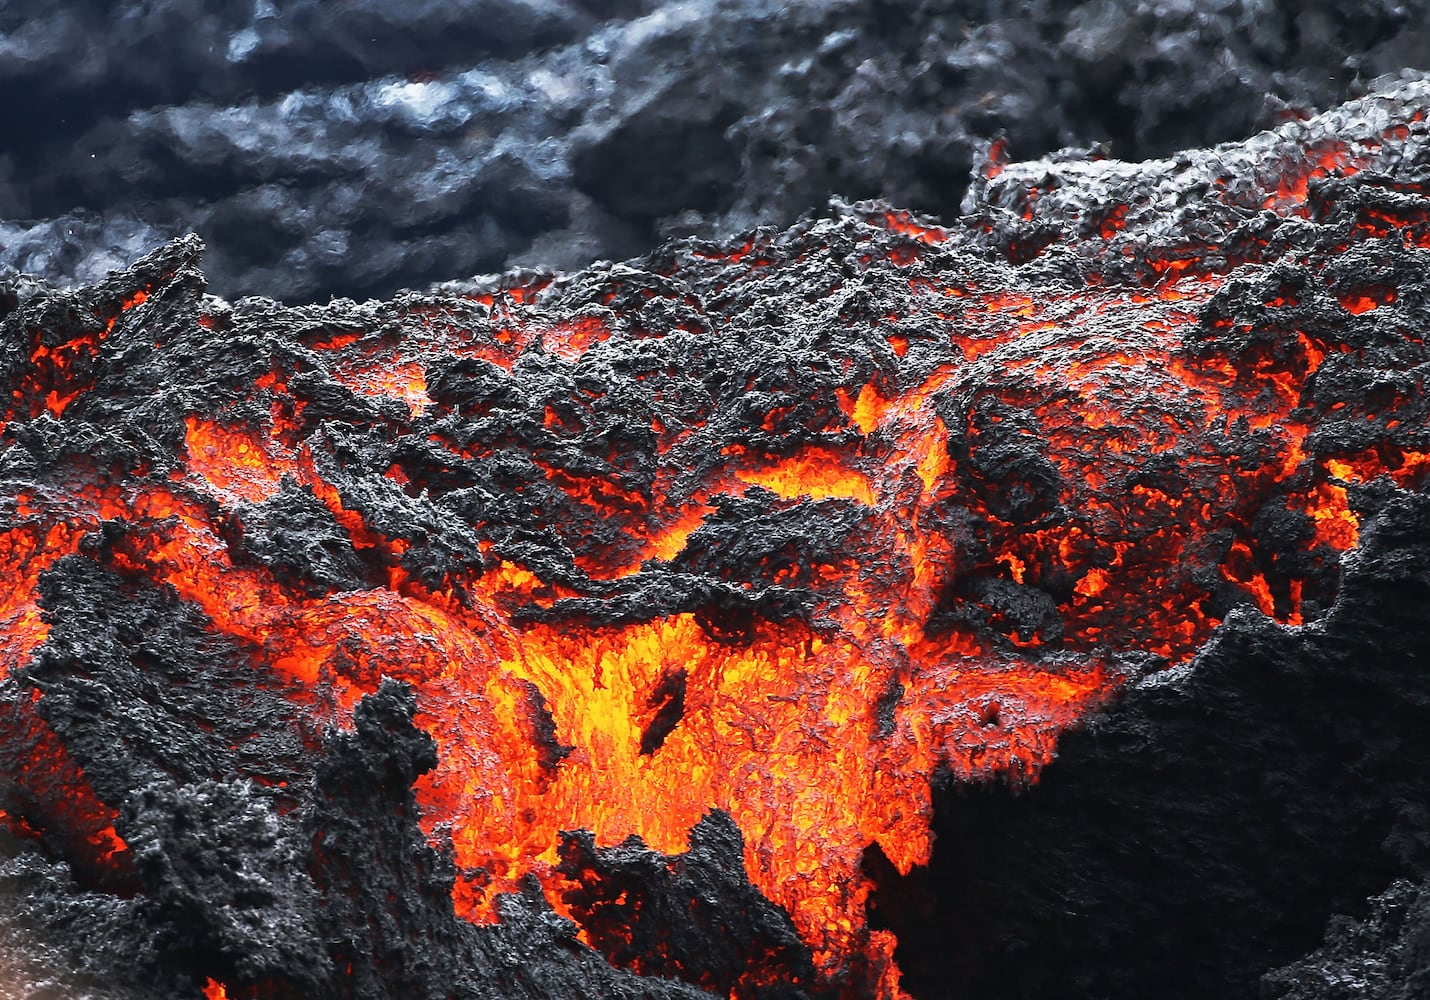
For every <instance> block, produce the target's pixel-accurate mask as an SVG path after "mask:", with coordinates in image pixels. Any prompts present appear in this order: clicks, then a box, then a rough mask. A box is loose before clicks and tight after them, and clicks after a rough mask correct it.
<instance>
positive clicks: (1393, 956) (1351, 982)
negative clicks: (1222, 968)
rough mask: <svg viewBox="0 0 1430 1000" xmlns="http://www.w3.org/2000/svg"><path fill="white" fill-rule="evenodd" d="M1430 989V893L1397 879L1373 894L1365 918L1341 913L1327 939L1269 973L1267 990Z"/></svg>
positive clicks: (1363, 992)
mask: <svg viewBox="0 0 1430 1000" xmlns="http://www.w3.org/2000/svg"><path fill="white" fill-rule="evenodd" d="M1427 994H1430V895H1427V891H1426V887H1425V884H1424V883H1423V882H1422V883H1420V884H1418V885H1417V884H1415V883H1412V882H1406V881H1400V882H1396V883H1395V884H1394V885H1392V886H1391V887H1390V888H1389V889H1387V890H1385V892H1383V893H1380V894H1379V895H1377V896H1374V897H1372V898H1371V900H1370V902H1369V912H1368V913H1367V914H1366V915H1365V917H1364V918H1362V919H1355V918H1352V917H1347V916H1337V917H1336V918H1335V919H1334V920H1332V921H1331V924H1330V927H1328V928H1327V929H1326V940H1325V944H1324V945H1322V946H1321V948H1320V949H1319V950H1318V951H1316V952H1314V953H1313V954H1311V955H1308V956H1307V957H1305V958H1303V959H1301V960H1300V961H1299V962H1296V963H1294V964H1292V965H1289V966H1287V967H1286V968H1284V969H1278V970H1276V971H1275V972H1272V973H1268V974H1267V976H1266V978H1265V980H1264V981H1263V983H1262V996H1264V997H1268V998H1272V997H1274V998H1276V1000H1361V998H1365V1000H1369V998H1371V997H1375V998H1376V1000H1413V998H1415V997H1423V996H1425V995H1427Z"/></svg>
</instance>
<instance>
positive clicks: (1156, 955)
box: [0, 7, 1430, 1000]
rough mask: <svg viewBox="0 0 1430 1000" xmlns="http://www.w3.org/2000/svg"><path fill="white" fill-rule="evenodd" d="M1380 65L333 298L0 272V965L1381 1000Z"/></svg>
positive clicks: (1383, 486) (1403, 603) (1396, 763)
mask: <svg viewBox="0 0 1430 1000" xmlns="http://www.w3.org/2000/svg"><path fill="white" fill-rule="evenodd" d="M621 9H622V10H625V9H626V8H624V7H622V8H621ZM1427 109H1430V82H1427V81H1426V80H1424V79H1422V78H1419V77H1417V76H1414V75H1411V74H1406V75H1404V76H1403V77H1399V78H1385V79H1382V80H1380V81H1378V82H1377V83H1376V84H1375V85H1374V87H1373V88H1372V90H1371V92H1370V93H1369V94H1368V96H1366V97H1365V98H1364V99H1362V100H1358V101H1354V102H1351V103H1349V104H1346V105H1344V106H1342V107H1340V108H1337V109H1335V110H1333V111H1330V112H1327V113H1325V114H1323V115H1320V116H1317V117H1315V118H1311V119H1308V120H1305V121H1295V122H1288V123H1286V124H1284V125H1282V126H1281V127H1279V128H1278V129H1276V130H1274V131H1271V132H1267V133H1263V134H1260V135H1257V136H1255V137H1253V138H1251V139H1248V140H1246V141H1244V142H1241V143H1236V144H1228V145H1224V146H1220V147H1216V148H1212V149H1203V150H1194V151H1190V152H1185V153H1180V154H1176V155H1175V156H1170V157H1168V158H1166V159H1164V160H1155V161H1148V162H1146V163H1141V164H1128V163H1122V162H1117V161H1107V160H1101V159H1097V158H1095V157H1085V158H1082V159H1078V158H1070V157H1066V156H1064V157H1059V158H1056V159H1053V160H1047V161H1037V162H1030V163H1010V162H1006V160H1005V157H1004V156H1003V154H1002V153H1001V152H1000V150H999V149H998V148H997V147H994V148H993V149H991V150H990V152H989V156H988V158H987V160H986V162H983V163H980V166H979V169H978V171H977V173H976V175H975V177H974V179H973V182H972V183H971V184H970V186H969V189H968V196H967V200H966V202H965V206H964V207H965V209H966V214H965V215H964V216H962V217H961V218H959V219H958V220H957V221H954V222H951V223H950V224H949V225H948V226H947V227H943V226H938V225H935V224H934V223H932V222H930V221H928V220H927V219H924V218H921V217H918V216H913V215H910V214H909V213H908V212H907V211H905V210H903V209H900V208H895V207H892V206H890V205H888V204H886V203H882V202H860V203H857V204H852V205H851V204H840V205H838V206H836V210H835V211H834V212H833V214H832V215H831V217H829V218H823V219H816V220H809V221H805V222H802V223H800V224H798V225H796V226H794V227H793V228H790V229H787V230H777V229H774V228H764V229H756V230H752V231H750V232H747V233H744V234H742V235H741V236H739V237H737V238H734V239H732V240H730V241H726V242H709V241H705V240H698V239H682V240H677V241H673V242H670V243H667V244H666V245H665V246H664V247H662V248H661V249H660V250H659V251H657V252H655V253H653V254H651V255H649V256H646V257H642V258H638V259H634V260H631V261H629V262H627V263H623V264H610V263H603V264H599V265H596V266H593V267H590V268H588V269H586V270H583V271H580V272H577V273H574V274H570V275H561V276H558V275H554V274H552V273H549V272H532V271H517V272H512V273H509V274H507V275H505V276H503V277H501V278H494V279H490V280H475V281H470V282H464V283H454V284H452V285H449V286H448V287H447V288H446V289H445V290H444V291H442V292H441V293H440V294H439V293H431V294H404V295H401V296H399V297H397V298H396V299H394V300H392V301H388V302H378V301H372V302H367V303H362V304H358V303H354V302H352V301H348V300H339V301H336V302H333V303H332V304H330V305H328V306H322V307H319V306H284V305H281V304H279V303H276V302H274V301H272V300H268V299H245V300H241V301H239V302H237V303H234V304H230V303H228V302H225V301H223V300H221V299H217V298H214V297H212V296H209V295H207V294H206V290H205V288H206V286H205V279H204V276H203V274H202V273H201V271H200V270H199V260H200V257H201V254H202V252H203V244H202V243H201V241H200V240H199V239H198V238H196V237H193V236H188V237H183V238H180V239H178V240H175V241H173V242H171V243H169V244H167V245H166V246H164V247H162V248H161V249H159V250H157V251H155V252H153V253H152V254H150V255H148V256H146V257H144V258H143V259H141V260H139V261H138V262H137V263H135V264H133V265H132V266H131V267H128V268H126V269H125V270H122V271H117V272H115V273H113V274H111V275H110V276H109V277H107V278H105V279H103V280H101V281H98V282H96V283H94V284H91V285H88V286H85V287H81V288H76V289H73V290H59V289H55V288H52V287H50V286H48V285H47V284H45V283H44V282H43V281H42V280H40V279H37V278H18V279H15V280H13V281H11V282H8V283H7V284H6V285H5V286H4V287H3V288H0V381H3V384H4V385H5V387H6V393H5V394H4V395H3V396H0V399H4V400H5V402H4V404H3V413H0V419H3V431H0V481H3V495H4V499H3V501H0V566H3V567H4V571H5V572H6V573H8V574H9V578H8V579H7V580H6V588H5V591H4V593H3V594H0V626H3V636H4V641H3V644H0V757H2V758H3V760H4V762H5V766H4V768H3V769H0V859H3V860H0V976H3V977H6V978H5V979H4V980H0V991H9V992H10V993H14V994H15V995H18V996H21V997H25V998H26V1000H30V998H38V997H41V996H46V995H55V994H60V995H74V996H90V997H94V998H98V1000H110V998H113V1000H128V998H130V997H136V996H147V997H161V998H168V997H174V998H180V997H183V998H189V1000H193V998H195V997H198V996H200V995H203V996H206V997H208V998H210V1000H213V998H215V997H220V996H222V997H231V998H235V1000H237V998H254V1000H257V998H285V1000H286V998H300V997H304V998H306V997H334V998H337V997H362V998H378V997H388V996H419V997H431V998H438V997H460V998H488V997H490V998H493V1000H496V998H521V997H530V998H539V997H550V998H562V1000H564V998H578V997H590V996H602V997H621V998H627V997H629V998H638V997H645V998H652V1000H656V998H660V1000H667V998H669V1000H674V998H692V1000H693V998H696V997H702V996H705V997H709V996H734V997H738V998H749V1000H797V998H801V997H802V998H806V1000H862V998H866V997H867V998H880V1000H883V998H893V997H896V996H898V995H899V994H898V990H899V989H903V990H906V991H908V993H910V994H911V995H913V996H915V997H918V998H920V1000H931V998H937V997H955V996H966V995H976V996H981V997H1008V998H1014V997H1016V998H1025V997H1026V998H1031V997H1035V996H1036V997H1063V996H1066V997H1070V998H1071V997H1086V996H1094V997H1107V998H1125V1000H1134V998H1143V997H1147V996H1153V995H1156V996H1164V997H1186V998H1188V1000H1190V998H1193V997H1208V996H1225V997H1233V998H1251V997H1255V996H1257V995H1258V993H1262V994H1263V995H1266V996H1272V997H1284V998H1287V1000H1309V998H1313V997H1315V998H1320V997H1328V998H1329V997H1338V996H1341V995H1343V994H1341V993H1337V992H1335V991H1336V990H1337V989H1339V986H1338V985H1337V984H1339V983H1341V982H1343V980H1344V977H1345V976H1346V975H1359V974H1362V970H1373V971H1374V975H1371V972H1364V974H1365V975H1366V976H1367V981H1369V982H1374V983H1376V984H1377V986H1383V988H1384V990H1385V991H1387V995H1391V996H1394V995H1396V994H1395V992H1394V991H1396V990H1399V991H1400V993H1401V994H1402V995H1405V996H1407V997H1408V996H1412V995H1415V994H1414V990H1415V989H1416V988H1418V987H1420V986H1423V983H1421V982H1420V980H1421V979H1423V963H1421V964H1417V963H1418V962H1419V961H1420V957H1423V955H1424V925H1425V916H1424V912H1425V906H1424V903H1423V899H1424V896H1425V893H1426V892H1427V891H1430V890H1427V889H1426V888H1425V886H1426V877H1427V865H1430V846H1428V845H1430V743H1427V741H1426V740H1425V738H1424V735H1423V734H1424V733H1425V732H1426V731H1427V727H1430V690H1427V684H1430V672H1427V668H1430V663H1427V662H1426V658H1427V652H1426V651H1427V650H1430V626H1428V625H1427V622H1426V620H1425V615H1424V608H1425V606H1426V604H1427V602H1430V492H1427V477H1430V396H1427V394H1426V390H1425V380H1426V377H1427V376H1428V375H1430V348H1427V346H1426V343H1425V332H1426V330H1427V328H1430V282H1427V280H1426V277H1425V275H1426V274H1427V273H1430V122H1427V120H1426V115H1427ZM935 837H936V838H937V843H936V846H935V844H934V838H935ZM1377 894H1378V895H1377ZM1372 896H1374V897H1375V899H1374V900H1373V901H1372V902H1369V903H1368V902H1367V900H1368V898H1369V897H1372ZM1338 913H1339V914H1345V915H1346V916H1344V917H1341V918H1338V919H1335V920H1334V921H1333V920H1332V918H1333V916H1334V915H1335V914H1338ZM1328 925H1329V927H1330V929H1329V931H1327V927H1328ZM1317 949H1319V950H1317ZM901 977H902V979H901ZM1376 977H1378V978H1376ZM47 991H48V992H47Z"/></svg>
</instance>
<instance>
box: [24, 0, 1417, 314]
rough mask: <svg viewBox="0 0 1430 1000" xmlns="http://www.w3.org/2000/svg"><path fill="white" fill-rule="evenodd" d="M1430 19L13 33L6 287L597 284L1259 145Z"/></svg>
mask: <svg viewBox="0 0 1430 1000" xmlns="http://www.w3.org/2000/svg"><path fill="white" fill-rule="evenodd" d="M1427 52H1430V0H1406V2H1400V3H1393V2H1390V0H1352V2H1349V3H1346V2H1330V0H1312V2H1309V3H1307V2H1299V0H1159V2H1146V0H1092V2H1084V3H1072V2H1066V0H1063V2H1059V0H1031V2H1025V3H1005V2H998V0H982V2H977V0H962V2H954V0H921V2H920V0H899V2H894V0H807V2H802V3H787V2H773V0H699V2H690V3H672V2H664V3H662V2H660V0H586V2H576V0H448V2H440V0H426V2H419V0H414V2H403V3H397V2H390V0H348V2H343V3H320V2H318V0H255V2H242V3H240V2H233V0H230V2H225V3H214V2H212V0H172V2H169V3H149V2H141V0H124V2H117V3H99V2H97V0H96V2H93V3H69V4H66V5H61V6H59V7H57V6H56V5H54V4H51V3H46V2H41V0H11V2H9V3H6V4H5V5H4V8H3V10H0V92H3V93H4V94H5V95H6V96H7V98H8V100H7V101H5V102H4V104H3V105H0V220H4V221H0V266H9V267H14V268H18V269H21V270H25V271H31V272H35V273H39V274H42V275H45V276H47V277H49V278H51V279H55V280H63V281H67V282H68V281H75V280H79V281H85V280H93V279H95V278H98V277H102V276H103V274H104V273H105V272H106V271H107V270H109V269H110V268H114V267H117V266H119V265H120V263H121V262H123V261H126V260H130V259H133V257H134V256H135V255H136V253H138V252H141V251H143V250H147V249H149V248H151V247H152V246H153V245H154V244H155V243H157V242H158V241H160V240H162V239H166V238H168V237H171V236H173V235H176V234H179V233H183V232H187V231H190V230H193V231H197V232H199V233H200V234H201V235H202V236H203V237H204V238H205V240H206V241H207V242H208V244H209V246H210V253H209V258H208V261H207V270H208V272H209V274H210V276H211V280H212V282H213V290H214V291H216V292H218V293H220V294H224V295H230V296H232V295H239V294H246V293H254V292H260V291H261V292H263V293H265V294H272V295H277V296H280V297H283V298H287V299H289V300H305V299H315V298H323V297H326V296H327V295H329V294H346V295H354V296H367V295H383V294H388V293H390V292H392V291H393V290H395V289H397V288H399V287H403V286H413V285H416V286H421V285H425V284H427V283H429V282H432V281H435V280H441V279H447V278H457V277H462V276H466V275H470V274H473V273H476V272H482V271H493V270H499V269H502V268H504V267H507V266H511V265H514V264H530V265H542V266H550V267H558V268H574V267H578V266H581V265H583V264H585V263H587V262H589V261H591V260H593V259H595V258H598V257H613V258H620V257H624V256H628V255H631V254H634V253H637V252H642V251H644V250H647V249H649V248H650V247H651V246H652V245H653V244H654V243H655V242H657V241H658V240H659V239H660V238H661V237H662V236H663V235H666V234H669V233H676V232H699V233H702V234H714V233H719V232H729V231H732V230H739V229H742V228H746V227H749V226H752V225H756V224H760V223H775V224H781V223H787V222H789V221H791V220H792V219H793V218H795V217H797V216H798V215H800V214H801V213H803V212H807V211H810V210H820V209H822V208H823V207H824V206H825V204H826V203H827V200H828V198H829V197H830V195H832V194H837V195H842V196H845V197H851V198H860V197H872V196H883V197H885V198H888V199H889V200H891V201H892V202H894V203H896V204H899V205H904V206H907V207H910V208H913V209H917V210H921V211H925V212H930V213H934V214H937V215H942V216H945V217H950V216H952V215H955V214H956V213H957V207H958V204H959V201H960V198H961V197H962V194H963V191H964V188H965V186H966V179H967V175H968V170H969V168H970V165H971V164H972V163H973V162H974V161H975V160H976V159H977V158H978V157H979V156H980V155H981V153H980V151H981V149H982V148H983V147H985V146H986V144H987V142H988V141H989V139H990V138H992V137H993V136H995V135H997V134H998V133H999V132H1006V133H1007V135H1008V138H1009V139H1010V142H1011V146H1012V150H1013V152H1014V153H1015V155H1018V156H1020V157H1026V156H1034V155H1039V154H1042V153H1045V152H1048V151H1050V150H1054V149H1056V148H1059V147H1062V146H1068V145H1088V144H1090V143H1097V142H1101V143H1105V144H1107V147H1108V149H1109V151H1110V152H1111V153H1112V154H1114V155H1117V156H1120V157H1124V158H1128V159H1141V158H1144V157H1147V156H1153V155H1158V154H1162V153H1166V152H1169V151H1172V150H1174V149H1177V148H1182V147H1188V146H1195V145H1202V144H1207V143H1210V142H1215V141H1219V140H1223V139H1233V138H1238V137H1242V136H1245V135H1246V134H1248V133H1250V132H1253V131H1255V130H1256V129H1258V128H1260V127H1262V126H1265V125H1268V124H1271V123H1272V122H1274V121H1275V120H1276V118H1277V117H1278V116H1279V115H1284V114H1290V113H1296V111H1297V110H1299V109H1307V108H1311V107H1317V108H1319V107H1325V106H1328V105H1330V104H1333V103H1335V102H1336V101H1338V100H1340V99H1342V98H1343V97H1345V96H1347V95H1350V94H1354V93H1355V92H1356V91H1357V87H1358V83H1359V81H1360V80H1361V79H1370V78H1372V77H1374V76H1376V75H1378V74H1380V73H1382V72H1388V71H1394V70H1397V69H1400V68H1402V67H1403V66H1406V65H1412V64H1415V63H1416V62H1423V61H1424V60H1425V58H1426V55H1425V53H1427Z"/></svg>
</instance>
